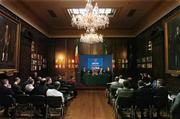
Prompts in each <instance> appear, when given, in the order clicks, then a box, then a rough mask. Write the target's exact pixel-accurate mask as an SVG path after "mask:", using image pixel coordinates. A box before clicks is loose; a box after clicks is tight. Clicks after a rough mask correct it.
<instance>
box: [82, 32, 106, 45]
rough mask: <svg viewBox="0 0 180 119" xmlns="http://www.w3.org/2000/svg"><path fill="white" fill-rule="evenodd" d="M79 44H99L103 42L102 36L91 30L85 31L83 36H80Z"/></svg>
mask: <svg viewBox="0 0 180 119" xmlns="http://www.w3.org/2000/svg"><path fill="white" fill-rule="evenodd" d="M80 42H83V43H90V44H93V43H100V42H103V36H102V35H101V34H99V35H98V34H97V33H95V31H94V30H93V29H91V30H87V31H86V33H85V34H82V35H81V38H80Z"/></svg>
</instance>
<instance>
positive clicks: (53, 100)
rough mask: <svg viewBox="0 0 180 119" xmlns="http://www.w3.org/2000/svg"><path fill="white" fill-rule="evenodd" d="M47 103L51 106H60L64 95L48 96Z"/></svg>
mask: <svg viewBox="0 0 180 119" xmlns="http://www.w3.org/2000/svg"><path fill="white" fill-rule="evenodd" d="M46 100H47V105H48V106H49V107H54V108H58V107H61V106H62V104H63V103H62V97H54V96H48V97H46Z"/></svg>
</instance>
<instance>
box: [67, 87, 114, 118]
mask: <svg viewBox="0 0 180 119" xmlns="http://www.w3.org/2000/svg"><path fill="white" fill-rule="evenodd" d="M64 119H115V116H114V113H113V110H112V107H111V106H110V105H109V104H107V99H106V95H105V91H104V90H82V91H79V92H78V96H77V97H76V98H75V99H74V100H73V101H72V102H71V104H70V105H69V107H68V109H67V112H66V114H65V117H64Z"/></svg>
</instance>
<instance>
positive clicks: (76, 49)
mask: <svg viewBox="0 0 180 119" xmlns="http://www.w3.org/2000/svg"><path fill="white" fill-rule="evenodd" d="M78 60H79V56H78V44H77V45H76V47H75V57H74V63H75V64H78Z"/></svg>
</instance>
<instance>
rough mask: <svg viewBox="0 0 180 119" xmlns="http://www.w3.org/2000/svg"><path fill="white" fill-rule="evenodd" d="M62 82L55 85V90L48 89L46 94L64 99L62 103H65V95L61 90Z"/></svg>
mask: <svg viewBox="0 0 180 119" xmlns="http://www.w3.org/2000/svg"><path fill="white" fill-rule="evenodd" d="M60 85H61V84H60V82H59V81H56V82H55V83H54V88H53V89H48V90H47V92H46V95H47V96H54V97H61V98H62V102H63V103H64V97H63V93H61V92H60V91H58V90H59V88H60Z"/></svg>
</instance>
